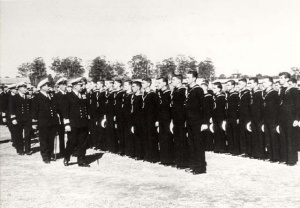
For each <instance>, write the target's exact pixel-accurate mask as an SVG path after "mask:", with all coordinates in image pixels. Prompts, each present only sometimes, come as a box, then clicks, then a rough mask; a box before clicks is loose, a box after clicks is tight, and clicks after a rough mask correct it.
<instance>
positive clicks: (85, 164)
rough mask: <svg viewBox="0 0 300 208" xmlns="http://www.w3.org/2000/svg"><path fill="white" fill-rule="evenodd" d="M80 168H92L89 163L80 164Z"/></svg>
mask: <svg viewBox="0 0 300 208" xmlns="http://www.w3.org/2000/svg"><path fill="white" fill-rule="evenodd" d="M78 166H79V167H87V168H89V167H91V166H90V165H89V164H87V163H78Z"/></svg>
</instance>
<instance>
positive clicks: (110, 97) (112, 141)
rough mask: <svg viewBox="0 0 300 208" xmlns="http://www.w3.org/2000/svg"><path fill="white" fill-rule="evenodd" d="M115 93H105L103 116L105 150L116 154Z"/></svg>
mask: <svg viewBox="0 0 300 208" xmlns="http://www.w3.org/2000/svg"><path fill="white" fill-rule="evenodd" d="M114 96H115V91H107V94H106V97H107V100H106V107H105V115H106V121H107V122H106V127H105V131H106V147H107V150H108V151H110V152H112V153H117V152H118V138H117V136H116V129H115V119H116V118H115V113H114V110H115V108H114V104H115V97H114Z"/></svg>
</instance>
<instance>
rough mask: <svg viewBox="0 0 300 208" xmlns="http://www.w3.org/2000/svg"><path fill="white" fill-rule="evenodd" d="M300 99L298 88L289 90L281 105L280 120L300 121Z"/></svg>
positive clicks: (285, 93)
mask: <svg viewBox="0 0 300 208" xmlns="http://www.w3.org/2000/svg"><path fill="white" fill-rule="evenodd" d="M299 105H300V97H299V94H298V90H297V88H293V87H292V88H287V89H286V90H285V92H284V95H282V100H281V103H280V115H279V119H280V120H293V121H294V120H297V121H298V120H299V119H300V115H299V114H300V113H299Z"/></svg>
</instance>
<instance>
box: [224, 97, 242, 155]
mask: <svg viewBox="0 0 300 208" xmlns="http://www.w3.org/2000/svg"><path fill="white" fill-rule="evenodd" d="M239 102H240V97H239V93H238V92H236V91H233V92H228V93H227V107H226V108H227V111H226V118H227V123H226V136H227V141H228V152H229V153H231V154H233V155H239V154H240V153H241V152H240V140H239V138H240V137H239V125H238V123H237V120H238V119H239V112H238V110H239V109H238V106H239Z"/></svg>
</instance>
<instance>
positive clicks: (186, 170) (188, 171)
mask: <svg viewBox="0 0 300 208" xmlns="http://www.w3.org/2000/svg"><path fill="white" fill-rule="evenodd" d="M184 171H185V172H186V173H193V172H194V171H193V170H192V169H190V168H186V169H185V170H184Z"/></svg>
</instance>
